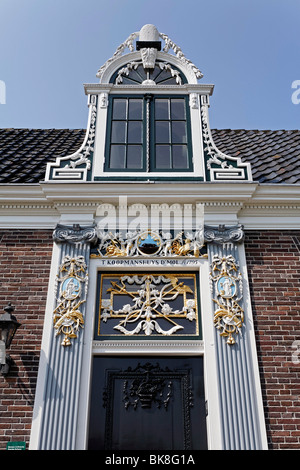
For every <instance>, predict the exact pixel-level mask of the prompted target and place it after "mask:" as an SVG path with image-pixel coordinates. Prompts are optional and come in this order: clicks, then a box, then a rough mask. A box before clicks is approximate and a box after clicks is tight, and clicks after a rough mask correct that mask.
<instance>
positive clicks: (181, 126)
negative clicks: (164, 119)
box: [172, 121, 186, 144]
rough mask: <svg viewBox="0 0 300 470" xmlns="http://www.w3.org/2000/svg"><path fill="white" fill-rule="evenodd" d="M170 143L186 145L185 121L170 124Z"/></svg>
mask: <svg viewBox="0 0 300 470" xmlns="http://www.w3.org/2000/svg"><path fill="white" fill-rule="evenodd" d="M172 143H173V144H185V143H186V129H185V121H173V122H172Z"/></svg>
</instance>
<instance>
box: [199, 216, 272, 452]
mask: <svg viewBox="0 0 300 470" xmlns="http://www.w3.org/2000/svg"><path fill="white" fill-rule="evenodd" d="M204 237H205V240H206V242H207V251H208V259H209V264H210V274H209V277H210V287H211V298H212V304H213V305H212V310H213V312H214V318H213V319H212V321H213V322H214V326H215V341H214V344H215V353H216V360H217V376H218V384H217V388H218V390H219V408H220V410H221V428H222V436H223V437H222V441H223V443H222V447H223V449H224V450H262V449H266V448H267V444H266V431H265V423H264V417H263V406H262V399H261V389H260V380H259V372H258V367H257V356H256V349H255V339H254V330H253V319H252V313H251V301H250V296H249V289H248V280H247V269H246V265H245V256H244V244H243V239H244V232H243V226H242V225H236V226H235V227H225V226H222V225H220V226H218V227H207V226H206V227H205V231H204Z"/></svg>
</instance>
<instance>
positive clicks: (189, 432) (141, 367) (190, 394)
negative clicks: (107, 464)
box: [88, 356, 207, 450]
mask: <svg viewBox="0 0 300 470" xmlns="http://www.w3.org/2000/svg"><path fill="white" fill-rule="evenodd" d="M88 448H89V449H96V450H100V449H107V450H185V449H186V450H188V449H191V450H197V449H206V448H207V441H206V417H205V399H204V384H203V359H202V357H116V356H114V357H108V356H96V357H94V359H93V379H92V394H91V407H90V422H89V447H88Z"/></svg>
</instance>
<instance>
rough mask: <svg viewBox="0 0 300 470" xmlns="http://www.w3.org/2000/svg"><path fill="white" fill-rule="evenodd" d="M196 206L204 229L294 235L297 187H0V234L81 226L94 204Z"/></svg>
mask: <svg viewBox="0 0 300 470" xmlns="http://www.w3.org/2000/svg"><path fill="white" fill-rule="evenodd" d="M121 196H127V204H128V206H130V205H131V204H134V203H136V202H138V203H140V204H145V205H147V206H148V205H150V204H162V203H166V204H173V203H180V204H196V203H202V204H204V206H205V218H206V220H207V223H217V224H218V223H222V221H223V223H231V222H232V221H238V222H239V223H242V224H243V225H244V226H245V228H246V229H247V228H251V229H268V228H269V229H276V228H286V229H300V185H272V184H266V185H261V184H258V183H254V182H253V183H242V182H240V183H238V182H236V183H208V182H200V183H192V182H183V183H177V182H176V183H170V182H168V183H166V182H160V183H153V182H152V183H149V182H134V183H133V182H130V183H128V182H124V183H107V182H106V183H102V182H92V183H63V182H62V183H54V182H49V183H40V184H32V185H30V184H29V185H26V184H25V185H18V184H3V185H0V228H16V227H18V228H20V227H24V228H25V227H31V228H54V227H55V225H56V224H57V223H59V222H61V221H62V220H68V217H69V218H70V220H71V219H72V220H74V221H75V220H77V219H78V223H80V221H81V223H83V222H84V221H85V220H92V219H93V218H94V217H95V216H96V211H97V207H98V206H99V205H100V204H105V203H108V204H115V205H118V204H119V197H121Z"/></svg>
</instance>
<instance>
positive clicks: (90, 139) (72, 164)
mask: <svg viewBox="0 0 300 470" xmlns="http://www.w3.org/2000/svg"><path fill="white" fill-rule="evenodd" d="M89 107H90V114H89V123H88V128H87V133H86V136H85V139H84V142H83V144H82V146H81V148H80V149H79V150H77V152H75V153H73V154H72V155H68V156H66V157H58V158H57V159H56V161H55V163H48V164H47V171H46V181H47V180H81V181H86V179H87V172H88V170H90V169H91V160H90V156H91V153H92V152H93V151H94V141H95V134H96V117H97V96H96V95H91V96H90V97H89ZM63 162H66V164H65V165H63ZM81 165H83V166H81ZM78 166H81V167H80V168H77V167H78ZM51 170H52V174H51Z"/></svg>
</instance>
